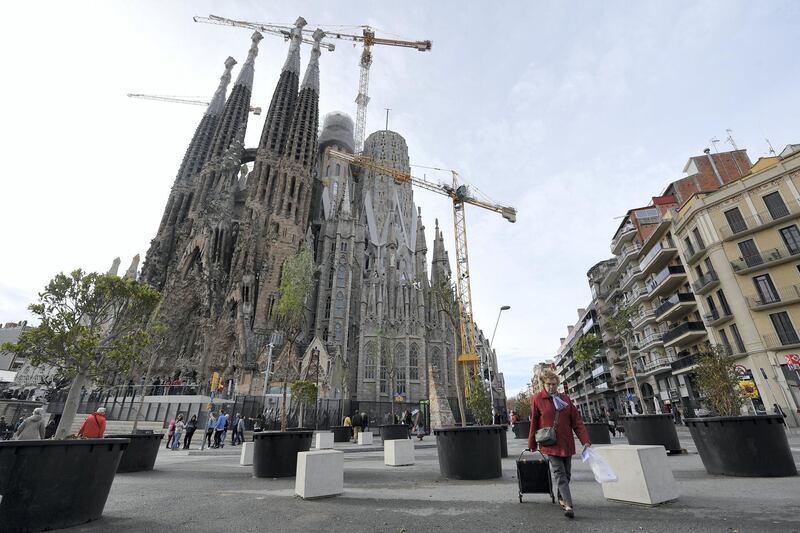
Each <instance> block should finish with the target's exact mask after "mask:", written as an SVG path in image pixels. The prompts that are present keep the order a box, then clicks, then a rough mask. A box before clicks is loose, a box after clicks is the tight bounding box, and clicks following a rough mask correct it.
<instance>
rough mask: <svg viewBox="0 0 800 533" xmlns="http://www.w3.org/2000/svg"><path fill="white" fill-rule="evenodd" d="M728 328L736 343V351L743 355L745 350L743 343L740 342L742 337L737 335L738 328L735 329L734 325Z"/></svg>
mask: <svg viewBox="0 0 800 533" xmlns="http://www.w3.org/2000/svg"><path fill="white" fill-rule="evenodd" d="M730 327H731V334H732V335H733V339H734V340H735V341H736V349H737V350H739V352H738V353H744V352H745V351H746V350H745V349H744V341H743V340H742V336H741V335H740V334H739V328H738V327H736V324H731V326H730Z"/></svg>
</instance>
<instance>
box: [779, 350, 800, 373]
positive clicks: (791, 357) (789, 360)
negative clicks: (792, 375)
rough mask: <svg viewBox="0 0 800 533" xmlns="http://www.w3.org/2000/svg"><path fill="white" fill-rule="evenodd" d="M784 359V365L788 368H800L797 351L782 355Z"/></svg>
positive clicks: (799, 355) (799, 356) (799, 358)
mask: <svg viewBox="0 0 800 533" xmlns="http://www.w3.org/2000/svg"><path fill="white" fill-rule="evenodd" d="M783 358H784V359H785V360H786V366H787V367H788V368H789V370H799V369H800V354H797V353H787V354H786V355H784V356H783Z"/></svg>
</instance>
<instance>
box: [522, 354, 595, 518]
mask: <svg viewBox="0 0 800 533" xmlns="http://www.w3.org/2000/svg"><path fill="white" fill-rule="evenodd" d="M539 379H540V380H541V382H542V390H541V391H539V392H538V393H537V394H535V395H534V396H533V398H531V429H530V433H529V434H528V448H530V449H531V450H535V449H536V448H537V446H538V447H539V451H541V452H542V455H546V456H547V457H548V459H549V460H550V468H551V470H552V471H553V477H554V478H555V480H556V485H558V503H559V504H561V508H562V509H564V516H566V517H568V518H574V517H575V512H574V510H573V508H572V494H571V493H570V490H569V481H570V477H571V474H572V456H573V455H575V440H574V439H573V437H572V433H573V431H574V432H575V435H577V436H578V439H579V440H580V441H581V444H583V447H584V449H585V448H588V447H589V446H591V445H592V444H591V442H589V433H588V432H587V431H586V426H584V425H583V420H582V419H581V415H580V413H578V410H577V409H576V408H575V404H573V403H572V400H570V399H569V396H567V395H566V394H559V392H558V384H559V377H558V374H556V373H555V372H553V371H552V370H544V371H543V372H542V374H541V376H540V378H539ZM556 413H558V423H557V425H556V443H555V444H553V445H552V446H544V445H539V444H538V443H537V442H536V431H537V430H538V429H539V428H546V427H553V425H554V422H555V418H556Z"/></svg>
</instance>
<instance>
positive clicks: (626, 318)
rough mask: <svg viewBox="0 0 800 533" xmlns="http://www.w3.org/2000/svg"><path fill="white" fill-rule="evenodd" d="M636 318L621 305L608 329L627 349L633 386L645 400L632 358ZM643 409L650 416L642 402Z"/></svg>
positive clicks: (631, 310)
mask: <svg viewBox="0 0 800 533" xmlns="http://www.w3.org/2000/svg"><path fill="white" fill-rule="evenodd" d="M633 316H634V309H633V308H632V307H630V306H627V305H621V306H619V307H617V312H616V313H614V315H613V316H611V317H610V318H609V319H608V320H607V321H606V326H607V327H608V329H609V331H610V332H611V334H612V335H614V336H615V337H618V338H619V340H620V341H622V344H623V346H624V347H625V356H626V357H627V359H628V369H629V370H630V372H631V375H632V376H633V384H634V387H636V394H638V395H639V398H640V399H641V398H644V395H643V394H642V389H641V387H640V386H639V378H638V377H637V376H636V369H635V368H634V366H633V357H631V344H632V342H633V325H632V324H631V319H632V318H633ZM642 409H643V410H644V412H645V414H649V409H648V407H647V405H646V404H645V403H644V402H642Z"/></svg>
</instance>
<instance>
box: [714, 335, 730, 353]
mask: <svg viewBox="0 0 800 533" xmlns="http://www.w3.org/2000/svg"><path fill="white" fill-rule="evenodd" d="M717 333H719V340H720V342H721V343H722V346H724V347H725V353H727V354H731V353H733V349H732V348H731V342H730V341H729V340H728V334H727V333H725V330H724V329H720V330H719V331H717Z"/></svg>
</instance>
